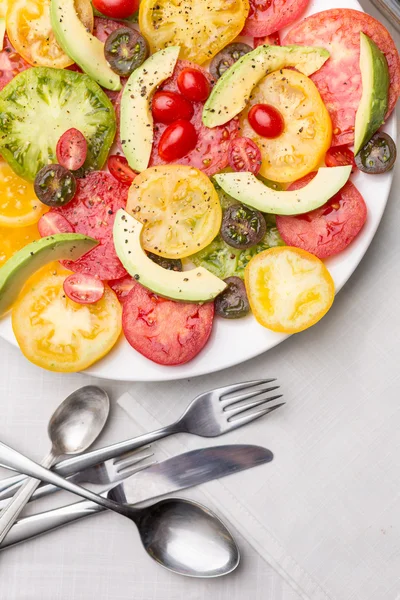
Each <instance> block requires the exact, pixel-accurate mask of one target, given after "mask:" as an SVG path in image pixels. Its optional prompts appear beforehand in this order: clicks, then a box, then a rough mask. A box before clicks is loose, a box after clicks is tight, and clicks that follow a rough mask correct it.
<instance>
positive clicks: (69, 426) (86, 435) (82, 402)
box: [0, 385, 110, 543]
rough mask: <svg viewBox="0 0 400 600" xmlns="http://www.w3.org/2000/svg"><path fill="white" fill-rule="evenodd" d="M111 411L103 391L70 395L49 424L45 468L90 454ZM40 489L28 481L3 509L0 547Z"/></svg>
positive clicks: (87, 390) (83, 390)
mask: <svg viewBox="0 0 400 600" xmlns="http://www.w3.org/2000/svg"><path fill="white" fill-rule="evenodd" d="M109 411H110V401H109V398H108V395H107V394H106V392H105V391H104V390H102V389H101V388H99V387H96V386H94V385H89V386H86V387H83V388H80V389H79V390H76V391H75V392H74V393H73V394H70V395H69V396H68V398H66V399H65V400H64V402H62V403H61V404H60V405H59V407H58V408H57V410H56V411H55V412H54V414H53V416H52V417H51V419H50V421H49V426H48V434H49V438H50V440H51V444H52V445H51V450H50V453H49V454H48V455H47V456H46V457H45V458H44V459H43V461H42V465H43V466H44V467H46V468H50V467H51V466H52V465H53V464H54V463H55V462H56V461H57V460H58V459H59V458H60V456H64V455H65V454H80V453H81V452H84V451H85V450H87V449H88V448H89V446H91V445H92V444H93V442H94V441H95V440H96V438H97V437H98V436H99V434H100V433H101V431H102V430H103V427H104V425H105V424H106V421H107V418H108V413H109ZM39 485H40V481H39V480H37V479H27V480H26V481H25V483H24V484H23V485H22V486H21V487H20V488H19V490H18V491H17V492H16V494H15V495H14V496H13V498H12V499H11V500H9V502H8V504H7V506H6V507H5V508H3V510H2V511H1V513H0V543H1V542H2V541H3V539H4V538H5V536H6V535H7V533H8V531H9V530H10V529H11V527H12V525H13V523H14V522H15V521H16V520H17V518H18V515H19V514H20V512H21V511H22V509H23V508H24V506H25V505H26V504H27V503H28V502H29V500H30V498H31V496H32V494H33V492H34V491H35V489H36V488H37V487H38V486H39Z"/></svg>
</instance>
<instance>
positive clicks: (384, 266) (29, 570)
mask: <svg viewBox="0 0 400 600" xmlns="http://www.w3.org/2000/svg"><path fill="white" fill-rule="evenodd" d="M362 4H363V6H364V8H365V9H366V10H367V11H368V12H370V13H371V14H373V15H375V16H377V12H376V11H375V10H374V8H373V7H372V6H371V3H370V1H369V0H364V1H363V2H362ZM389 28H390V26H389ZM391 31H392V33H393V34H394V37H395V39H396V41H397V42H398V41H399V38H400V36H399V35H398V34H395V33H394V31H393V30H391ZM399 186H400V165H398V167H397V172H396V177H395V181H394V185H393V191H392V195H391V199H390V201H389V205H388V209H387V211H386V213H385V215H384V218H383V221H382V224H381V226H380V228H379V231H378V233H377V235H376V237H375V239H374V242H373V243H372V245H371V247H370V249H369V251H368V253H367V255H366V257H365V259H364V260H363V262H362V264H361V265H360V267H359V268H358V270H357V271H356V273H355V275H354V276H353V277H352V279H351V280H350V282H349V283H348V284H347V285H346V286H345V288H344V290H343V291H342V292H341V293H340V295H339V296H338V298H337V300H336V302H335V305H334V307H333V309H332V311H331V312H330V313H329V315H328V316H327V317H326V318H325V319H324V320H323V322H322V323H320V324H319V325H318V327H315V328H313V329H312V330H310V331H308V332H305V333H304V334H301V335H298V336H295V337H292V338H291V339H289V340H287V341H286V342H285V343H284V344H282V345H281V346H279V347H278V348H276V349H274V350H272V351H270V352H269V353H268V354H266V355H264V356H261V357H259V358H257V359H255V360H253V361H251V362H249V363H247V364H245V365H242V366H241V367H240V369H239V370H238V369H237V368H236V369H232V370H231V372H225V373H224V374H215V375H213V376H211V377H209V378H208V379H205V383H207V384H208V383H210V386H217V385H219V384H220V382H225V381H227V380H229V379H230V380H234V379H237V378H238V373H239V375H240V378H243V379H245V378H251V377H257V376H261V375H262V374H263V373H264V372H265V368H266V366H267V365H268V373H271V371H274V373H276V374H277V376H278V377H279V379H280V381H281V382H282V383H283V384H284V382H285V369H289V368H290V369H293V365H295V364H297V363H298V364H299V365H301V369H302V373H301V378H302V380H303V381H304V385H306V384H307V386H308V391H309V394H310V401H311V400H312V399H313V398H314V399H315V398H318V395H319V393H320V389H321V388H320V385H319V383H320V382H319V380H318V377H317V375H318V373H316V372H315V366H314V365H313V363H312V361H310V363H309V364H308V363H307V361H305V360H304V345H305V344H307V345H308V346H309V347H311V346H312V347H313V352H314V353H315V354H316V355H319V356H326V357H327V361H328V365H327V369H328V371H329V374H330V375H331V376H332V374H334V375H335V377H336V378H337V380H339V381H340V380H343V381H345V384H346V385H343V388H342V393H343V394H345V395H346V399H347V400H348V403H349V405H350V404H351V403H352V402H354V401H355V400H357V401H359V399H360V397H362V395H363V393H365V390H371V389H374V390H375V391H376V402H377V405H378V406H379V402H380V388H381V387H383V388H385V384H386V383H387V382H385V381H382V374H383V373H384V372H385V373H386V371H385V369H384V368H383V366H384V365H383V361H385V360H387V357H388V356H389V355H390V356H392V358H393V357H394V356H395V353H396V350H397V345H398V338H399V334H400V317H399V310H398V297H399V293H400V279H399V266H398V264H399V263H398V262H396V261H395V260H393V253H392V259H391V260H390V261H388V260H387V257H388V254H389V250H390V249H393V248H394V247H399V231H400V209H399V204H398V202H399V197H398V196H399V193H398V189H399ZM360 307H361V308H360ZM364 329H368V331H369V337H368V339H369V347H368V348H367V349H366V348H363V364H362V365H360V364H359V363H358V364H357V370H356V372H355V373H354V376H353V375H352V373H351V368H350V369H349V364H348V361H347V360H343V359H342V356H343V350H344V349H345V348H347V347H348V346H349V345H350V346H351V347H352V348H355V349H356V347H357V345H356V344H355V343H354V340H355V339H357V337H359V335H360V331H363V330H364ZM371 332H372V333H371ZM361 339H362V338H361ZM397 354H398V351H397ZM0 357H1V360H0V398H1V406H2V420H1V422H0V439H1V440H4V441H5V442H6V443H10V444H11V445H13V446H14V447H16V448H18V449H20V450H22V451H25V452H26V453H27V454H29V455H30V456H32V457H33V458H36V459H38V460H39V459H41V458H42V456H43V455H45V454H46V452H47V450H48V446H49V443H48V440H47V437H46V431H45V429H46V423H47V421H48V417H49V416H50V414H51V413H52V412H53V410H54V409H55V407H56V406H57V405H58V404H59V402H60V401H61V400H62V399H63V398H64V397H65V396H66V395H68V394H69V393H70V392H71V391H73V390H74V389H76V388H77V387H79V386H81V385H85V384H87V383H89V382H93V379H91V378H89V377H87V376H84V375H58V374H52V373H47V372H44V371H41V370H40V369H37V368H36V367H34V366H33V365H31V364H29V363H28V362H27V361H26V360H25V359H23V358H22V356H21V355H20V353H19V351H18V350H17V349H15V348H13V347H11V346H9V345H8V344H6V343H5V342H3V341H0ZM393 363H394V361H393ZM285 365H287V367H285ZM287 372H288V371H287ZM349 373H350V376H349ZM396 377H397V379H396ZM98 383H99V384H100V385H103V386H104V387H105V388H106V389H107V391H108V392H109V393H110V396H111V398H112V399H113V400H114V401H115V400H116V399H117V398H118V397H119V396H120V395H121V394H122V393H123V392H124V391H128V390H129V389H132V386H131V384H124V383H112V382H100V381H99V382H98ZM164 385H165V391H166V397H167V396H168V392H169V393H170V395H171V392H173V390H174V389H178V388H177V387H176V386H179V383H174V384H170V388H169V387H168V386H169V384H164ZM392 385H394V386H395V387H396V385H397V389H399V388H400V382H399V379H398V373H397V374H396V373H394V372H393V380H392ZM205 387H206V386H205ZM147 389H148V393H149V394H151V393H152V389H153V391H154V390H155V389H156V388H155V387H153V386H152V385H149V386H148V388H147ZM157 389H160V387H159V385H158V388H157ZM324 393H325V394H330V392H329V390H326V389H325V390H324ZM188 400H189V398H188ZM330 400H331V402H332V403H334V402H335V392H334V391H333V390H332V393H331V398H330ZM360 418H362V416H361V417H360ZM399 425H400V423H399ZM131 435H132V422H131V421H130V420H129V419H128V418H127V417H126V415H125V413H124V412H123V411H122V410H121V409H120V408H118V407H117V406H115V402H114V403H113V410H112V417H111V419H110V423H109V425H108V428H107V431H106V433H105V435H104V436H103V437H102V440H101V442H102V445H103V444H104V443H105V442H107V441H110V442H111V441H115V440H118V439H123V438H126V437H130V436H131ZM227 441H228V440H227ZM397 443H398V442H397V441H396V440H393V445H395V444H397ZM272 449H273V448H272ZM238 477H239V479H238V486H239V485H240V476H238ZM397 493H398V490H397ZM190 497H192V498H197V499H199V500H200V501H201V500H203V499H204V498H203V492H202V490H200V489H199V490H195V491H191V492H190ZM68 499H69V497H68V496H67V495H65V496H63V497H62V500H63V501H64V500H68ZM71 501H73V498H72V497H71ZM207 504H208V505H210V502H209V501H207ZM52 505H54V499H52V500H49V501H43V502H42V503H41V505H40V506H41V508H43V509H45V508H46V507H47V506H52ZM210 507H211V508H212V505H210ZM299 525H301V524H299ZM391 526H392V527H397V528H399V527H400V515H398V517H397V522H394V521H392V522H391ZM382 535H385V532H382ZM237 537H238V542H239V544H240V547H241V551H242V563H241V566H240V568H239V569H238V570H237V571H236V572H235V573H234V574H233V575H231V576H229V577H226V578H223V579H220V580H214V581H200V580H189V579H184V578H180V577H177V576H174V575H172V574H170V573H168V572H166V571H164V570H162V569H160V568H158V567H156V566H154V565H153V563H152V562H151V561H150V560H149V559H148V558H147V557H146V555H145V553H144V552H143V551H142V549H141V547H140V544H139V542H138V540H137V533H136V531H135V530H134V528H133V526H131V525H130V524H129V523H127V522H126V521H125V520H124V519H123V518H122V517H118V516H115V515H109V514H104V515H99V516H97V517H93V518H90V519H87V520H86V521H82V522H80V523H76V524H74V525H73V526H71V527H70V528H68V529H63V530H60V531H58V532H54V533H52V534H49V535H47V536H45V537H42V538H40V539H38V540H34V541H31V542H29V543H27V544H24V545H21V546H19V547H16V548H14V549H10V550H7V551H5V552H3V553H2V554H1V555H0V598H1V599H3V598H4V599H5V600H30V599H32V600H33V599H34V600H110V599H112V600H128V599H129V600H131V599H135V600H180V599H181V598H182V599H183V598H185V599H187V600H189V599H193V600H202V599H203V598H212V600H228V599H229V600H243V599H246V600H247V599H249V600H258V599H259V600H266V599H271V600H299V596H298V595H297V594H296V593H295V592H294V591H293V590H292V588H291V587H290V586H289V585H288V584H287V583H286V582H284V581H283V579H282V578H281V577H280V576H279V575H278V574H277V573H276V572H275V571H274V570H273V569H272V568H271V567H270V566H269V565H268V564H267V563H266V562H265V561H264V560H263V559H262V558H261V557H260V556H259V555H258V554H257V552H256V551H255V550H253V549H252V548H251V547H250V545H249V544H248V543H247V542H246V541H245V540H244V539H243V538H242V537H241V536H240V535H239V534H237ZM394 551H396V549H394ZM398 593H399V594H400V590H397V591H396V590H393V593H392V594H391V595H390V597H385V598H380V597H379V598H378V597H377V598H376V600H395V599H396V598H400V595H399V596H397V594H398ZM335 600H347V598H337V599H335Z"/></svg>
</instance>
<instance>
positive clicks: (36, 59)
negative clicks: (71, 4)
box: [6, 0, 93, 69]
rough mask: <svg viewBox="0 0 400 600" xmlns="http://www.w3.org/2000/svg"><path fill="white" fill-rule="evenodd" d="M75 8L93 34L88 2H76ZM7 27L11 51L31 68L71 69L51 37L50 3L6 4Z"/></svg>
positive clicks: (19, 1)
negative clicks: (18, 55) (17, 53)
mask: <svg viewBox="0 0 400 600" xmlns="http://www.w3.org/2000/svg"><path fill="white" fill-rule="evenodd" d="M75 8H76V10H77V13H78V15H79V17H80V19H81V21H82V22H83V23H84V25H85V27H86V28H87V29H88V30H89V31H92V29H93V10H92V6H91V3H90V0H75ZM6 24H7V34H8V36H9V38H10V40H11V43H12V44H13V46H14V48H15V49H16V50H17V51H18V52H19V53H20V54H21V56H23V58H24V59H25V60H26V61H27V62H28V63H30V64H31V65H33V66H35V67H39V66H41V67H54V68H57V69H63V68H65V67H68V65H72V63H73V61H72V60H71V59H70V58H69V56H67V55H66V54H65V53H64V51H63V50H62V49H61V48H60V46H59V45H58V43H57V40H56V38H55V35H54V33H53V29H52V27H51V20H50V0H8V2H7V16H6Z"/></svg>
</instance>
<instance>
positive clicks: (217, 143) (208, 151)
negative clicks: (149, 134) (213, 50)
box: [150, 60, 238, 177]
mask: <svg viewBox="0 0 400 600" xmlns="http://www.w3.org/2000/svg"><path fill="white" fill-rule="evenodd" d="M186 68H191V69H195V70H197V71H199V72H201V73H203V75H204V76H205V77H207V79H208V81H209V82H210V83H211V81H212V80H211V76H210V74H209V73H208V72H207V71H206V70H205V69H202V68H201V67H199V65H196V64H194V63H191V62H188V61H184V60H178V62H177V64H176V67H175V70H174V73H173V75H172V77H170V78H169V79H167V81H165V82H164V83H163V85H162V86H160V89H159V91H161V90H165V91H169V92H175V93H180V92H179V88H178V77H179V75H180V73H181V72H182V71H183V70H184V69H186ZM203 106H204V104H203V102H193V109H194V114H193V117H192V118H191V119H190V123H192V125H193V126H194V128H195V131H196V133H197V143H196V146H195V148H194V149H193V150H192V151H191V152H189V153H188V154H186V155H185V156H182V157H181V158H178V159H176V160H172V161H169V162H170V163H171V162H172V163H178V164H180V165H190V166H192V167H196V168H197V169H200V171H203V172H204V173H206V175H208V176H209V177H211V176H212V175H215V173H218V171H221V170H222V169H224V168H225V167H226V166H227V165H228V148H229V142H230V140H231V139H233V138H235V137H236V135H237V131H238V121H237V119H232V121H229V123H227V124H226V125H223V126H221V127H213V129H209V128H208V127H205V126H204V125H203V122H202V112H203ZM166 128H167V125H164V124H163V123H157V124H156V125H155V126H154V141H153V149H152V153H151V158H150V166H153V165H161V164H166V161H165V160H163V159H162V158H161V157H160V155H159V153H158V147H159V143H160V139H161V136H162V134H163V133H164V131H165V129H166Z"/></svg>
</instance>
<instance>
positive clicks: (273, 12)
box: [242, 0, 310, 37]
mask: <svg viewBox="0 0 400 600" xmlns="http://www.w3.org/2000/svg"><path fill="white" fill-rule="evenodd" d="M309 3H310V0H250V11H249V15H248V17H247V19H246V22H245V24H244V28H243V32H242V35H251V36H253V37H262V36H264V35H270V34H271V33H274V32H275V31H279V29H282V28H283V27H287V26H288V25H291V24H292V23H294V21H296V19H298V18H299V17H301V15H302V14H303V12H304V11H305V9H306V8H307V6H308V5H309Z"/></svg>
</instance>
